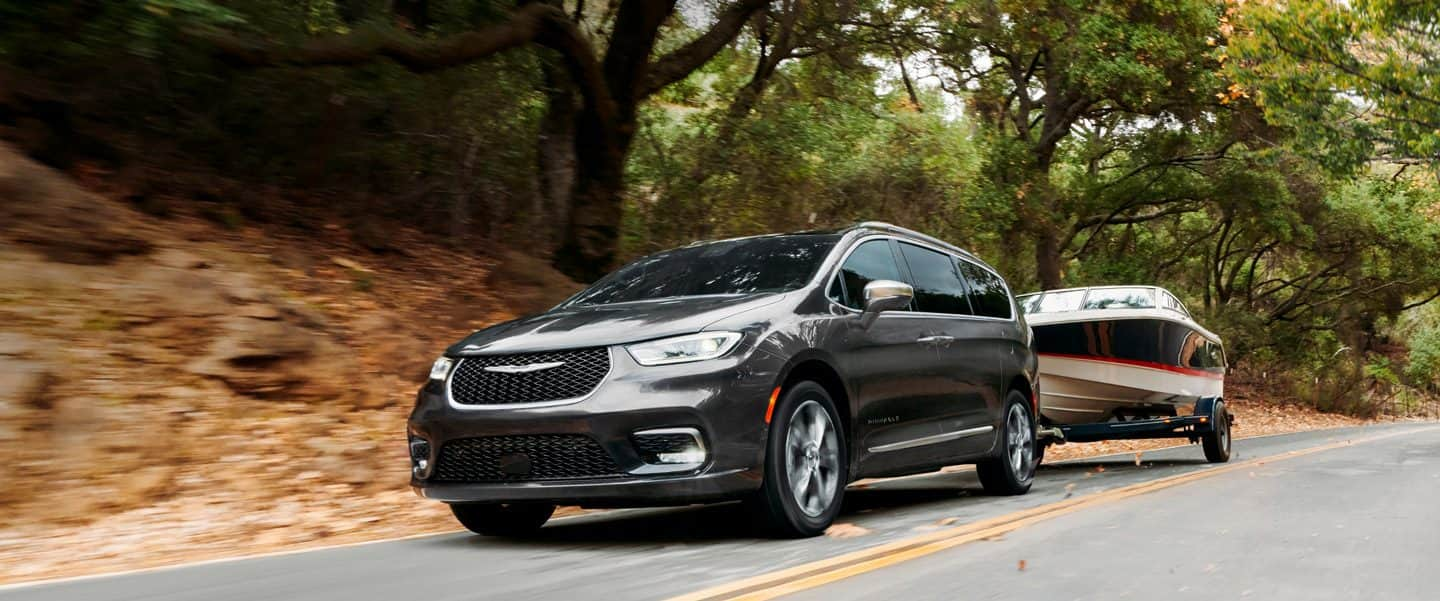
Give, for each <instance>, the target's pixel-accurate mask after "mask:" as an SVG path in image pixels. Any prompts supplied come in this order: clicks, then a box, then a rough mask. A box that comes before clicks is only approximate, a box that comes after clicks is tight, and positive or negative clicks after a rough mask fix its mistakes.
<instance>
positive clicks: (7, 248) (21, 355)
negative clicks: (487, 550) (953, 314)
mask: <svg viewBox="0 0 1440 601" xmlns="http://www.w3.org/2000/svg"><path fill="white" fill-rule="evenodd" d="M98 179H99V184H100V187H102V188H103V184H104V183H105V182H104V178H103V177H101V178H98ZM108 196H114V197H117V198H118V197H123V196H124V195H123V194H111V193H108V192H107V194H106V195H104V196H102V195H99V194H95V193H93V192H91V191H88V190H87V189H84V188H82V187H81V186H80V185H78V184H77V183H76V182H75V181H74V180H72V179H71V178H69V177H67V176H65V175H63V174H59V173H56V172H54V171H52V170H50V169H47V168H45V167H43V166H41V165H38V164H36V163H34V162H32V161H30V160H28V159H26V158H24V157H22V156H20V155H19V154H17V153H16V152H15V151H13V150H12V149H11V148H9V147H7V146H3V145H0V324H3V326H0V459H3V460H0V582H4V581H14V580H30V579H36V578H44V577H56V576H66V575H76V574H85V573H94V572H99V571H111V570H121V569H131V568H138V567H146V566H155V565H164V564H171V563H178V562H184V561H195V560H201V559H209V558H216V557H226V556H235V555H243V554H250V553H257V552H265V551H274V550H279V549H288V548H299V547H305V546H318V545H327V544H338V543H345V542H356V541H363V540H372V539H377V538H386V537H394V536H401V535H407V534H415V533H421V532H433V531H441V530H453V529H454V528H455V526H454V525H453V523H452V521H451V519H450V517H449V513H448V512H447V511H446V510H445V508H444V507H443V506H441V505H438V504H433V503H427V502H424V501H420V500H418V499H416V498H414V497H413V496H412V495H411V494H410V492H409V491H408V490H407V489H406V478H407V470H406V468H407V462H406V452H405V445H404V419H405V415H406V414H407V413H408V411H409V409H410V405H411V403H412V399H413V394H414V390H415V389H416V388H417V387H418V385H419V384H420V383H421V381H422V380H423V378H424V377H425V371H426V368H427V366H428V365H429V362H430V360H431V359H432V358H433V357H434V356H435V354H436V353H438V352H440V350H441V349H442V348H444V346H445V345H447V344H448V343H450V342H452V341H453V340H455V339H457V338H458V337H460V336H461V335H463V334H464V333H466V332H468V331H470V330H473V329H475V328H478V327H482V326H484V325H486V324H489V323H493V322H496V321H499V320H503V319H508V318H510V317H513V316H514V314H515V313H518V312H522V311H524V310H525V309H527V308H534V307H540V306H544V305H545V304H546V302H547V301H549V300H552V299H553V298H554V297H563V296H565V295H566V294H568V293H569V292H570V291H571V290H568V289H567V287H569V286H573V284H572V283H568V282H566V281H565V280H564V279H563V278H561V277H560V276H558V274H555V273H554V272H553V271H550V270H549V269H548V268H547V267H546V266H545V264H544V262H543V261H539V260H536V259H533V258H527V257H525V256H523V255H518V254H503V255H501V256H500V257H499V258H498V259H487V258H480V257H476V256H474V255H472V254H470V253H468V252H455V251H453V250H452V249H449V248H446V247H444V246H440V245H437V244H436V243H434V242H433V241H430V240H427V239H425V238H424V237H422V236H420V235H418V234H414V233H413V232H405V231H399V232H393V233H390V234H387V235H388V236H389V238H390V239H388V240H386V241H385V242H386V243H385V244H384V245H383V246H384V247H386V248H388V249H391V250H390V254H386V255H377V254H374V253H373V252H370V251H369V250H366V249H365V248H362V245H360V244H357V243H356V242H355V241H354V240H353V239H352V237H351V233H350V232H349V230H347V229H346V228H343V227H340V226H338V225H334V224H325V225H322V226H320V227H315V228H310V229H305V230H299V229H297V228H294V227H290V228H286V227H280V226H255V225H244V224H234V223H232V224H229V226H228V227H225V226H224V225H225V220H223V219H222V220H219V222H218V223H217V221H216V220H213V219H211V220H206V219H200V218H197V217H194V216H189V215H187V214H184V213H180V212H177V213H176V214H174V215H172V216H170V217H167V218H164V219H159V218H154V217H149V216H147V215H145V214H142V213H140V212H138V211H136V210H134V209H133V208H132V207H131V206H130V205H129V204H127V203H124V202H119V201H115V200H111V199H109V198H107V197H108ZM363 246H364V247H369V248H374V246H375V245H374V244H373V240H371V241H369V242H367V243H366V244H364V245H363ZM496 290H503V291H504V298H503V299H502V298H497V294H496V292H495V291H496ZM1232 406H1233V407H1234V408H1235V409H1236V410H1237V412H1238V413H1239V414H1240V421H1239V424H1238V427H1237V429H1236V434H1237V435H1238V436H1245V435H1254V434H1263V433H1270V432H1273V431H1278V430H1283V429H1286V428H1292V429H1298V428H1305V427H1315V426H1330V425H1341V424H1348V423H1356V422H1355V421H1354V420H1347V419H1344V418H1328V417H1318V416H1314V414H1313V413H1308V412H1303V415H1304V416H1306V417H1305V418H1304V419H1291V417H1293V416H1294V415H1299V414H1295V413H1294V412H1295V411H1297V410H1295V409H1290V408H1284V407H1279V406H1274V405H1269V404H1266V403H1262V402H1258V401H1253V400H1247V399H1238V398H1237V399H1235V400H1234V401H1233V402H1232ZM1277 412H1278V413H1277ZM1280 414H1283V415H1285V416H1287V417H1285V418H1284V419H1280V418H1275V417H1274V415H1280ZM1267 416H1271V417H1267ZM1142 446H1143V445H1142ZM1132 448H1139V447H1132V446H1125V445H1123V444H1122V443H1116V444H1115V445H1110V446H1106V445H1069V446H1067V447H1062V448H1060V449H1056V450H1054V451H1052V454H1051V457H1053V458H1060V457H1067V456H1076V455H1079V454H1095V453H1100V452H1107V451H1119V450H1131V449H1132Z"/></svg>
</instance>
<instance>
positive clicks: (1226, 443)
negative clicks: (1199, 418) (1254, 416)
mask: <svg viewBox="0 0 1440 601" xmlns="http://www.w3.org/2000/svg"><path fill="white" fill-rule="evenodd" d="M1210 421H1211V423H1213V424H1214V426H1213V427H1211V428H1210V431H1209V432H1207V433H1206V434H1205V435H1204V436H1201V437H1200V446H1202V447H1204V448H1205V459H1206V460H1207V461H1209V462H1210V463H1225V462H1227V461H1230V443H1231V440H1230V415H1229V414H1228V413H1226V411H1225V401H1215V409H1214V411H1213V412H1212V413H1211V416H1210Z"/></svg>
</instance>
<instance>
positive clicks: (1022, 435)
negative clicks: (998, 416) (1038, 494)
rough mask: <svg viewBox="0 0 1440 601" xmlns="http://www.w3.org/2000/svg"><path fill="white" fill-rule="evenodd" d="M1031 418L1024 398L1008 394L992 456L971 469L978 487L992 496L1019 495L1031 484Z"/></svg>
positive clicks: (1033, 429)
mask: <svg viewBox="0 0 1440 601" xmlns="http://www.w3.org/2000/svg"><path fill="white" fill-rule="evenodd" d="M1035 443H1036V440H1035V416H1034V415H1031V413H1030V404H1029V403H1028V402H1027V400H1026V399H1025V395H1023V394H1020V393H1019V392H1015V391H1011V392H1010V394H1009V396H1008V397H1007V399H1006V402H1005V419H1004V421H1002V422H1001V424H1000V436H999V438H998V439H997V440H996V444H995V455H994V456H992V457H990V458H988V459H986V460H984V461H981V462H980V463H978V464H976V465H975V472H976V473H977V474H979V476H980V485H981V486H982V487H984V488H985V492H986V493H988V494H992V495H1023V494H1025V493H1027V492H1029V491H1030V484H1031V483H1033V482H1034V481H1035V466H1036V465H1037V464H1038V463H1039V462H1038V461H1037V460H1036V454H1035Z"/></svg>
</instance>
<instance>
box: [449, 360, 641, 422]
mask: <svg viewBox="0 0 1440 601" xmlns="http://www.w3.org/2000/svg"><path fill="white" fill-rule="evenodd" d="M584 348H594V347H584ZM575 350H583V349H573V348H570V349H557V352H564V351H575ZM542 352H543V351H542ZM605 353H606V355H607V356H608V357H609V359H610V361H609V367H608V368H607V369H606V370H605V375H603V376H600V381H598V382H596V383H595V387H594V388H591V389H590V392H588V393H585V395H584V396H578V397H573V398H568V399H556V400H553V401H538V402H534V403H494V404H487V405H467V404H465V403H460V402H456V400H455V395H454V394H453V393H452V392H451V382H452V381H453V380H454V379H455V372H456V371H457V370H459V369H460V364H461V363H464V362H465V361H466V360H468V359H471V358H474V357H486V356H494V355H519V354H524V353H492V354H476V355H466V356H464V357H456V358H455V365H452V366H450V373H448V374H445V402H446V403H448V404H449V405H450V407H451V408H453V409H459V410H461V411H502V410H505V409H539V408H542V407H559V406H561V405H574V404H575V403H579V402H580V401H583V400H585V399H588V398H590V397H592V396H595V393H596V392H599V391H600V387H601V386H604V385H605V382H606V381H608V380H609V379H610V374H612V373H614V372H615V347H614V346H607V347H605Z"/></svg>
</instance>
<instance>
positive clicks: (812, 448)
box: [785, 400, 840, 517]
mask: <svg viewBox="0 0 1440 601" xmlns="http://www.w3.org/2000/svg"><path fill="white" fill-rule="evenodd" d="M785 475H786V480H787V482H788V483H789V485H790V492H791V494H792V495H793V496H794V498H795V503H796V505H798V506H799V507H800V511H802V512H804V513H805V515H808V516H810V517H817V516H819V515H821V514H823V513H825V511H826V510H827V509H829V508H830V503H831V502H832V500H833V499H834V498H835V489H836V487H838V486H839V485H840V441H839V439H838V434H837V433H836V431H835V424H834V422H832V421H831V420H830V414H829V412H827V411H825V408H824V407H823V406H821V405H820V403H818V402H816V401H813V400H812V401H805V402H804V403H801V404H800V406H799V407H797V408H796V409H795V414H794V415H793V416H792V417H791V418H790V427H789V429H788V430H787V432H786V435H785Z"/></svg>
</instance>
